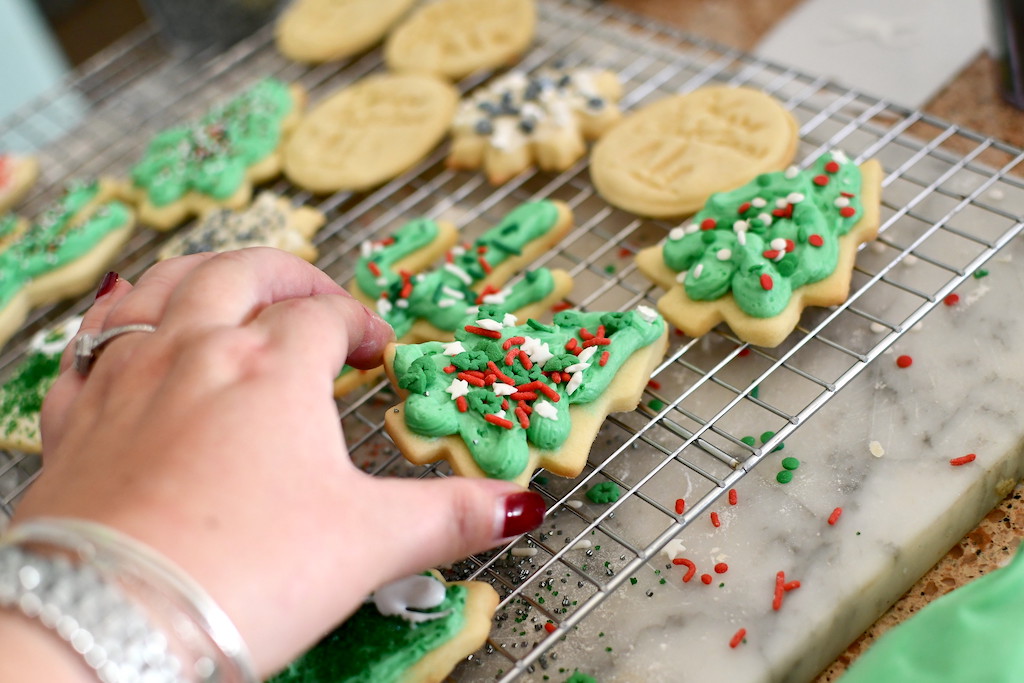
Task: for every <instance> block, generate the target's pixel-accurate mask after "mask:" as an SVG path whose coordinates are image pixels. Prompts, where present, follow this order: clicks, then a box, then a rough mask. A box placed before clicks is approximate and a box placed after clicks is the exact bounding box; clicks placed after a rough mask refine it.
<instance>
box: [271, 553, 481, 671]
mask: <svg viewBox="0 0 1024 683" xmlns="http://www.w3.org/2000/svg"><path fill="white" fill-rule="evenodd" d="M497 606H498V594H497V593H496V592H495V591H494V589H493V588H491V586H490V585H488V584H486V583H483V582H481V581H460V582H456V583H445V582H444V580H443V579H442V578H441V576H440V575H439V574H437V573H436V572H431V573H429V574H425V575H417V576H410V577H406V578H404V579H400V580H398V581H395V582H393V583H391V584H388V585H386V586H384V587H383V588H380V589H379V590H377V591H376V592H375V593H374V594H373V596H372V598H371V600H369V601H367V603H366V604H364V605H363V606H362V607H360V608H359V610H358V611H357V612H356V613H355V614H353V615H352V616H351V617H349V618H348V620H346V621H345V622H344V623H343V624H342V625H341V626H339V627H338V628H337V629H335V630H334V631H332V632H331V633H329V634H328V635H327V636H326V637H324V639H323V640H321V641H320V642H319V643H318V644H317V645H315V646H314V647H313V648H312V649H310V650H309V651H308V652H306V653H305V654H304V655H302V656H301V657H299V658H298V659H297V660H295V661H294V662H292V663H291V664H290V665H288V667H286V668H285V669H284V670H283V671H281V672H280V673H278V674H277V675H276V676H274V677H273V678H271V679H270V680H269V682H268V683H356V682H357V681H358V682H360V683H371V682H372V683H428V682H429V683H433V682H436V681H441V680H443V679H444V677H445V676H447V675H448V673H449V672H450V671H451V670H452V669H453V668H454V667H455V665H456V664H458V663H459V662H460V661H461V660H462V659H465V657H466V656H467V655H469V654H471V653H472V652H474V651H475V650H477V649H478V648H480V647H481V646H482V645H483V644H484V642H485V641H486V640H487V634H488V633H489V632H490V628H491V616H492V615H493V614H494V610H495V608H496V607H497Z"/></svg>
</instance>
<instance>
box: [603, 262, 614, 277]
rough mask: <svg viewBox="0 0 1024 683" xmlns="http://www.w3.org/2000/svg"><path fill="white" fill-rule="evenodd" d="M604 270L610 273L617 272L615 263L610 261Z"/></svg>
mask: <svg viewBox="0 0 1024 683" xmlns="http://www.w3.org/2000/svg"><path fill="white" fill-rule="evenodd" d="M604 272H606V273H608V274H609V275H612V274H614V273H615V265H614V264H611V263H609V264H608V265H607V266H605V267H604Z"/></svg>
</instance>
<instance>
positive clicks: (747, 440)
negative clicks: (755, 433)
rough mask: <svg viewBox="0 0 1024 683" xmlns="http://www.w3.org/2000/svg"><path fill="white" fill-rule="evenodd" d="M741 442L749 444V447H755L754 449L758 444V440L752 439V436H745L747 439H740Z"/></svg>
mask: <svg viewBox="0 0 1024 683" xmlns="http://www.w3.org/2000/svg"><path fill="white" fill-rule="evenodd" d="M740 441H742V442H743V443H745V444H747V445H748V446H750V447H751V448H753V447H754V444H756V443H757V439H755V438H754V437H752V436H745V437H743V438H742V439H740Z"/></svg>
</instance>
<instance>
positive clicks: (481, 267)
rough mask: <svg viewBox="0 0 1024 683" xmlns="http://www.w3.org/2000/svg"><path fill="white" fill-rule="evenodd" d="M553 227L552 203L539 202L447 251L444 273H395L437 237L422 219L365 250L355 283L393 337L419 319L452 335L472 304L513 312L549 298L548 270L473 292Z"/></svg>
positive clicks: (432, 226)
mask: <svg viewBox="0 0 1024 683" xmlns="http://www.w3.org/2000/svg"><path fill="white" fill-rule="evenodd" d="M557 223H558V207H557V206H556V205H555V204H554V203H552V202H550V201H546V200H542V201H537V202H530V203H527V204H522V205H521V206H518V207H516V208H515V209H513V210H512V211H511V212H509V213H508V214H507V215H506V216H505V217H504V218H503V219H502V221H501V223H500V224H499V225H497V226H496V227H494V228H492V229H490V230H488V231H487V232H485V233H484V234H483V235H481V236H480V237H479V238H478V239H477V240H476V241H475V242H473V244H472V245H468V246H467V245H463V246H459V247H455V248H454V249H452V250H451V251H450V252H449V253H448V255H447V257H446V264H445V265H444V266H443V267H441V268H437V269H436V270H432V271H429V272H426V273H420V274H417V275H410V274H409V273H399V272H395V271H394V270H392V266H393V265H394V264H395V263H397V262H398V261H399V260H401V259H402V258H405V257H406V256H409V255H410V254H412V253H414V252H416V251H418V250H420V249H422V248H423V247H425V246H426V245H427V244H429V243H430V242H431V241H432V240H434V239H435V238H436V237H437V234H438V226H437V224H436V223H434V222H433V221H431V220H429V219H426V218H421V219H418V220H414V221H412V222H410V223H407V224H406V225H404V226H403V227H402V228H401V229H399V230H398V232H396V233H394V234H393V235H392V236H391V237H390V238H388V239H387V240H384V241H383V242H367V243H365V244H364V246H363V255H362V257H361V258H360V259H359V263H358V264H357V266H356V283H357V284H358V286H359V288H360V289H361V290H362V291H363V293H364V294H366V295H367V296H369V297H371V298H374V299H377V300H378V303H377V309H378V312H379V313H380V314H381V316H382V317H383V318H384V319H385V320H386V321H388V323H389V324H390V325H391V326H392V327H393V328H394V329H395V334H396V335H397V336H398V337H402V335H404V334H406V333H407V332H408V331H409V329H410V328H411V327H412V326H413V324H414V323H415V322H416V321H417V320H420V319H425V320H429V321H430V322H431V323H432V324H433V325H434V326H435V327H438V328H440V329H442V330H448V331H454V330H456V329H458V327H459V326H460V325H461V324H462V321H463V318H464V317H465V315H466V309H467V308H469V307H471V306H473V305H475V304H477V303H497V304H501V305H503V306H504V307H505V308H506V309H508V310H516V309H518V308H521V307H523V306H526V305H529V304H531V303H533V302H536V301H539V300H541V299H543V298H544V297H545V296H547V295H548V294H550V293H551V290H552V289H553V288H554V278H553V276H552V275H551V272H550V271H549V270H547V269H540V270H535V271H531V272H528V273H527V274H526V277H525V278H524V279H523V280H521V281H520V282H518V283H517V284H516V285H514V286H512V287H510V288H507V289H504V290H501V291H494V292H489V293H484V292H477V291H475V290H474V289H473V288H474V287H476V286H477V285H479V283H480V281H481V280H483V279H484V278H485V277H486V276H487V273H488V270H489V269H490V268H494V267H497V266H499V265H501V264H502V263H504V262H505V261H506V260H507V259H508V258H509V257H511V256H516V255H519V254H521V253H522V251H523V249H524V248H525V247H526V246H527V245H528V244H529V243H530V242H532V241H534V240H536V239H539V238H541V237H543V236H544V235H546V234H547V233H548V232H550V231H551V229H552V228H553V227H554V226H555V225H556V224H557Z"/></svg>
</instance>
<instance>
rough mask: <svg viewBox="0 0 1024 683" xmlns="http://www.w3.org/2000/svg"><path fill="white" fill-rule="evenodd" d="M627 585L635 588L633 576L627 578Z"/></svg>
mask: <svg viewBox="0 0 1024 683" xmlns="http://www.w3.org/2000/svg"><path fill="white" fill-rule="evenodd" d="M629 585H631V586H635V585H636V577H633V576H631V577H629Z"/></svg>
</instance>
